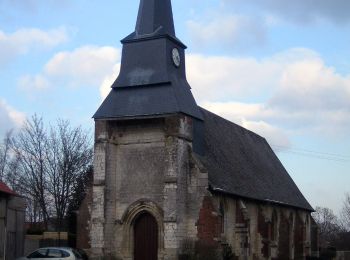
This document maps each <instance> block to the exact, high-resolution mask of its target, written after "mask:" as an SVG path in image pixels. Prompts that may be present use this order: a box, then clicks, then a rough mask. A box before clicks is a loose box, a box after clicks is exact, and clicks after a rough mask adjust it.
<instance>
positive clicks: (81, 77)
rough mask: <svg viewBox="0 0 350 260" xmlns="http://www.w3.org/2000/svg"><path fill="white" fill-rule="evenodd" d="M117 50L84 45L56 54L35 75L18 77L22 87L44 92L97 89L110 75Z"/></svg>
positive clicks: (117, 55)
mask: <svg viewBox="0 0 350 260" xmlns="http://www.w3.org/2000/svg"><path fill="white" fill-rule="evenodd" d="M119 61H120V50H119V49H116V48H113V47H108V46H105V47H98V46H83V47H80V48H77V49H75V50H73V51H70V52H68V51H67V52H60V53H57V54H55V55H54V56H53V57H52V58H51V59H50V60H49V61H48V62H47V63H46V65H45V66H44V68H43V70H42V72H40V73H39V74H37V75H26V76H23V77H22V78H20V80H19V81H18V84H19V86H20V87H21V88H25V89H29V90H32V89H36V90H43V89H46V88H50V87H54V86H57V85H60V86H67V87H72V88H79V87H89V86H100V84H101V82H103V81H104V80H105V79H106V77H109V75H111V74H113V72H114V70H115V68H114V67H115V64H117V63H118V62H119Z"/></svg>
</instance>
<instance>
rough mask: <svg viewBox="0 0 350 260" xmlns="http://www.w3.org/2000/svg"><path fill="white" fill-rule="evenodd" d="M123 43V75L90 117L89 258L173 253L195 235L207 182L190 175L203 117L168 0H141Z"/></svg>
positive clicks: (151, 258) (137, 259)
mask: <svg viewBox="0 0 350 260" xmlns="http://www.w3.org/2000/svg"><path fill="white" fill-rule="evenodd" d="M121 42H122V44H123V51H122V61H121V69H120V74H119V76H118V78H117V79H116V80H115V82H114V83H113V85H112V89H111V92H110V93H109V95H108V97H107V98H106V99H105V100H104V102H103V103H102V105H101V106H100V108H99V109H98V110H97V112H96V113H95V115H94V119H95V157H94V183H93V203H92V208H91V221H90V240H91V253H92V257H93V258H94V259H102V258H103V257H105V258H104V259H106V258H107V259H109V258H108V257H111V259H125V260H132V259H133V260H158V259H169V260H170V259H178V255H179V252H180V249H181V246H182V245H183V243H184V241H185V240H186V239H188V238H191V237H193V238H194V239H195V236H196V232H195V231H196V219H197V216H198V211H199V206H200V205H199V203H198V201H197V197H196V196H197V194H198V192H199V191H202V193H203V192H205V191H206V189H207V183H208V182H207V175H205V174H204V175H203V174H202V175H201V176H200V178H201V180H202V181H201V182H200V181H197V179H196V178H197V177H198V176H197V175H196V174H197V173H193V174H192V175H191V171H192V168H191V167H192V166H191V160H192V159H191V151H192V150H193V149H195V148H196V147H197V145H196V143H197V142H195V141H194V140H193V136H194V134H193V133H194V132H195V131H196V129H197V128H198V126H200V125H201V122H202V119H203V118H202V114H201V110H200V109H199V107H198V106H197V104H196V101H195V100H194V98H193V96H192V93H191V88H190V86H189V84H188V82H187V80H186V70H185V49H186V46H185V45H184V44H183V43H182V42H181V41H180V40H179V39H178V38H176V34H175V28H174V22H173V15H172V8H171V1H170V0H140V7H139V12H138V17H137V22H136V27H135V31H134V32H133V33H131V34H130V35H129V36H127V37H126V38H124V39H123V40H122V41H121ZM198 178H199V177H198ZM203 180H204V181H203ZM113 257H114V258H113Z"/></svg>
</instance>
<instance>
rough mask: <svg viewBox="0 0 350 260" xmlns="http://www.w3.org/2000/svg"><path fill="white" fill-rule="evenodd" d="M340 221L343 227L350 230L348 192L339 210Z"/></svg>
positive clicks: (349, 195)
mask: <svg viewBox="0 0 350 260" xmlns="http://www.w3.org/2000/svg"><path fill="white" fill-rule="evenodd" d="M341 221H342V225H343V227H344V229H346V230H347V231H348V232H350V193H347V194H345V200H344V204H343V208H342V210H341Z"/></svg>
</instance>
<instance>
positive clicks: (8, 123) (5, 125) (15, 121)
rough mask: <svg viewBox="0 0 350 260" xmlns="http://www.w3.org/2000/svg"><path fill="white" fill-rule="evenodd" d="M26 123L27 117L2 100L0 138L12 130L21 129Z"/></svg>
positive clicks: (0, 107)
mask: <svg viewBox="0 0 350 260" xmlns="http://www.w3.org/2000/svg"><path fill="white" fill-rule="evenodd" d="M24 121H25V115H24V114H23V113H22V112H19V111H17V110H15V109H14V108H13V107H11V106H10V105H9V104H7V102H6V101H5V100H4V99H2V98H0V122H1V124H0V136H3V135H4V134H5V133H6V131H8V130H10V129H12V128H18V127H20V126H21V125H22V124H23V122H24Z"/></svg>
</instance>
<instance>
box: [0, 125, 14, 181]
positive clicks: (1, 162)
mask: <svg viewBox="0 0 350 260" xmlns="http://www.w3.org/2000/svg"><path fill="white" fill-rule="evenodd" d="M11 136H12V130H11V131H9V132H7V133H6V135H5V138H4V140H3V143H0V181H4V179H5V177H6V172H7V167H8V165H9V161H10V146H11Z"/></svg>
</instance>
